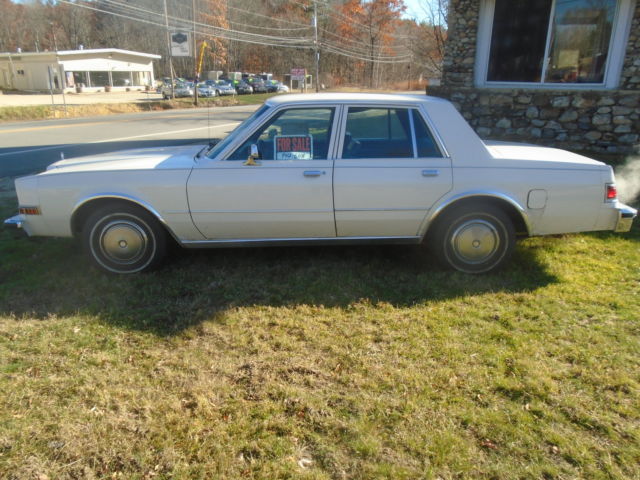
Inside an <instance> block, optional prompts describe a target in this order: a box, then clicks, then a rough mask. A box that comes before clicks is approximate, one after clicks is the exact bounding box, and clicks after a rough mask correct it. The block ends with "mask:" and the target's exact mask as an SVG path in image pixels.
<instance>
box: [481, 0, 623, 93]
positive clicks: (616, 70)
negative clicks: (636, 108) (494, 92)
mask: <svg viewBox="0 0 640 480" xmlns="http://www.w3.org/2000/svg"><path fill="white" fill-rule="evenodd" d="M557 1H558V0H552V4H551V14H550V15H549V25H548V26H547V39H546V45H545V53H544V58H543V68H542V75H541V78H542V79H543V80H541V81H540V82H504V81H489V80H487V75H488V73H489V57H490V54H491V51H490V50H491V34H492V32H493V19H494V13H495V6H496V0H481V4H480V11H479V21H478V38H477V43H476V45H477V47H476V60H475V69H474V71H475V75H474V83H475V86H476V87H480V88H482V87H484V88H526V89H539V90H613V89H616V88H618V86H619V85H620V79H621V75H622V67H623V66H624V58H625V53H626V47H627V42H628V39H629V33H630V31H631V23H632V20H633V11H634V8H633V7H635V0H617V4H616V12H615V14H614V19H613V27H612V33H611V41H610V42H609V52H608V55H607V63H606V67H605V72H604V79H603V82H602V83H559V82H555V83H552V82H545V81H544V77H545V75H546V72H547V69H548V61H547V59H548V58H549V50H550V48H551V30H552V28H553V22H554V15H555V10H556V3H557Z"/></svg>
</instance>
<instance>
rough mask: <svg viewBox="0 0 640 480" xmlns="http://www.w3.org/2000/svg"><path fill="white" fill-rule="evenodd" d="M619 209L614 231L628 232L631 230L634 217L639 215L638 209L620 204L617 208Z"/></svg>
mask: <svg viewBox="0 0 640 480" xmlns="http://www.w3.org/2000/svg"><path fill="white" fill-rule="evenodd" d="M616 210H618V221H617V222H616V226H615V228H614V230H613V231H614V232H628V231H629V230H631V225H632V224H633V219H634V218H636V215H638V211H637V210H636V209H635V208H631V207H630V206H628V205H624V204H619V205H618V207H617V208H616Z"/></svg>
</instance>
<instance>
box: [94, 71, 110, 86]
mask: <svg viewBox="0 0 640 480" xmlns="http://www.w3.org/2000/svg"><path fill="white" fill-rule="evenodd" d="M90 75H91V86H92V87H104V86H107V85H111V83H110V82H109V72H91V73H90Z"/></svg>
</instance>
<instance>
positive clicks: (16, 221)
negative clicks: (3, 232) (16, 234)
mask: <svg viewBox="0 0 640 480" xmlns="http://www.w3.org/2000/svg"><path fill="white" fill-rule="evenodd" d="M23 223H24V219H23V218H22V215H15V216H13V217H11V218H7V219H6V220H5V221H4V225H5V226H8V227H16V228H22V225H23Z"/></svg>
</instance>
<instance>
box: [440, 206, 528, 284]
mask: <svg viewBox="0 0 640 480" xmlns="http://www.w3.org/2000/svg"><path fill="white" fill-rule="evenodd" d="M429 237H430V238H429V241H430V245H431V249H432V251H433V252H434V254H435V255H436V256H437V259H438V261H439V262H440V263H441V264H443V265H444V266H445V267H446V268H451V269H454V270H458V271H460V272H465V273H486V272H490V271H492V270H496V269H498V268H500V267H502V266H503V265H504V264H505V263H506V262H507V261H508V260H509V258H510V257H511V254H512V253H513V249H514V246H515V237H516V235H515V228H514V226H513V222H512V221H511V219H510V218H509V216H508V215H507V214H505V213H504V212H503V211H502V210H500V209H499V208H496V207H494V206H492V205H486V204H478V205H465V206H462V207H459V208H455V209H453V210H451V211H449V212H445V214H444V216H443V217H441V218H439V219H438V220H437V224H436V225H435V226H434V231H433V233H432V234H431V235H430V236H429Z"/></svg>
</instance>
